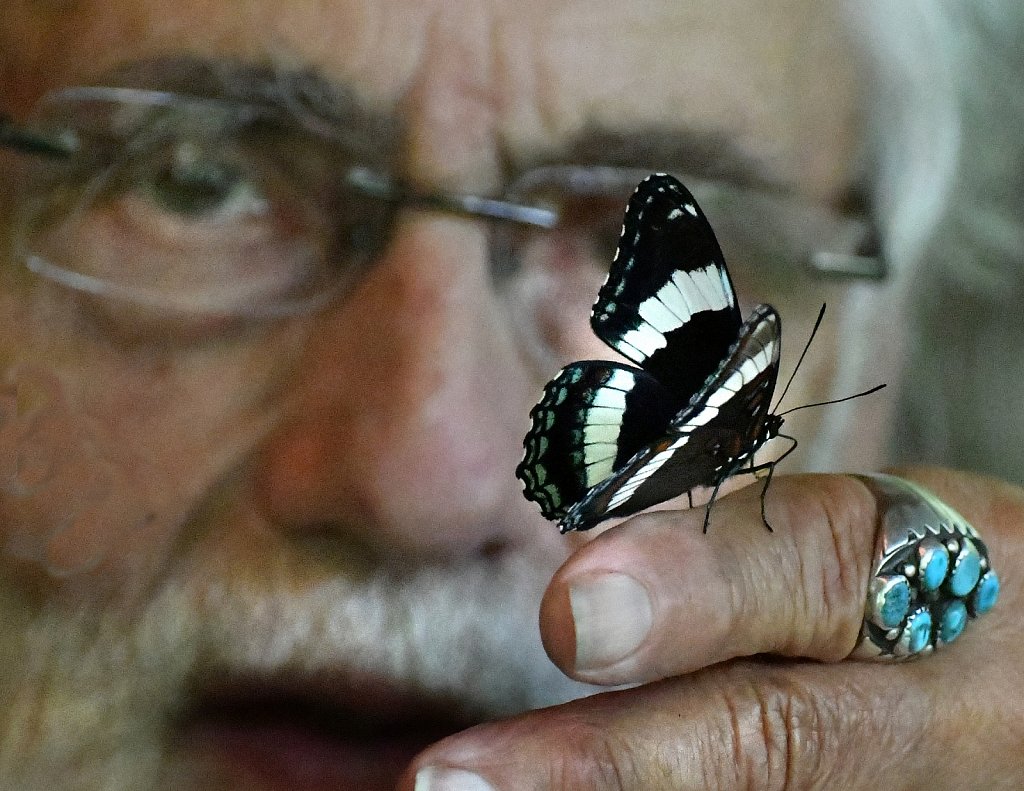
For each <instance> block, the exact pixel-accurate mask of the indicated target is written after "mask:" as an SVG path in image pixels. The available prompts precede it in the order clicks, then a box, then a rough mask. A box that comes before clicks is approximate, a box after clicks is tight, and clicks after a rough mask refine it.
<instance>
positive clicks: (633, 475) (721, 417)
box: [559, 305, 781, 533]
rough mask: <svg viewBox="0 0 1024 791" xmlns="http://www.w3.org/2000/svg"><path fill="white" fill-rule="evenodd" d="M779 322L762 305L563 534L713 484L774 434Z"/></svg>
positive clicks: (568, 520)
mask: <svg viewBox="0 0 1024 791" xmlns="http://www.w3.org/2000/svg"><path fill="white" fill-rule="evenodd" d="M780 347H781V322H780V319H779V315H778V313H776V312H775V309H774V308H772V307H771V306H770V305H760V306H759V307H758V308H757V309H756V310H755V311H754V313H753V314H752V315H751V317H750V319H748V320H747V322H746V323H745V324H744V325H743V326H742V328H741V330H740V333H739V339H738V340H737V341H736V342H735V343H734V345H733V346H732V348H731V349H730V350H729V352H728V354H727V356H726V358H725V360H724V361H723V362H722V363H721V364H720V366H719V368H718V370H717V371H716V372H715V373H714V374H713V376H712V377H711V378H710V379H709V380H708V382H707V383H706V384H705V386H704V387H703V388H702V389H701V390H700V391H699V392H697V393H696V394H695V395H694V396H693V398H692V399H691V400H690V403H689V405H688V406H687V407H686V408H685V409H684V410H683V411H682V412H680V413H679V414H678V415H677V416H676V417H674V418H673V419H672V420H671V421H670V425H669V426H667V427H666V429H665V430H664V431H663V432H662V433H661V434H660V435H659V436H658V437H657V438H655V439H654V440H653V441H652V442H651V443H650V444H649V445H647V446H645V447H643V448H641V449H640V450H639V451H638V452H637V453H636V454H635V455H634V456H633V457H632V458H630V459H629V460H628V461H627V462H626V463H625V464H623V465H622V466H620V467H616V468H615V472H614V473H613V474H611V475H610V476H608V477H607V478H605V479H604V480H603V481H601V482H600V483H599V484H598V485H597V486H595V487H594V488H592V489H591V490H590V491H589V492H588V493H587V494H586V495H585V496H583V497H582V498H581V499H580V500H579V501H578V502H576V503H575V504H574V505H572V506H571V507H570V508H568V510H567V511H566V513H565V516H563V517H562V518H561V519H560V522H559V527H560V529H561V530H562V532H563V533H564V532H568V531H570V530H588V529H590V528H592V527H594V526H595V525H597V524H598V523H599V522H601V521H603V520H605V519H610V518H613V517H623V516H629V515H631V514H635V513H637V512H639V511H642V510H643V509H645V508H649V507H650V506H652V505H656V504H658V503H662V502H664V501H666V500H669V499H672V498H673V497H677V496H679V495H681V494H685V493H687V492H689V491H692V490H693V489H695V488H698V487H710V486H715V485H717V484H719V483H721V482H722V481H724V480H725V479H726V478H728V477H729V476H730V475H732V474H734V473H735V472H737V471H738V470H739V468H740V467H742V465H743V464H745V463H747V462H748V461H750V460H751V459H752V457H753V455H754V453H755V451H756V450H757V449H758V448H759V447H760V446H761V445H762V444H764V442H765V440H766V439H767V438H768V431H767V423H768V420H769V419H770V416H769V410H770V406H771V405H770V400H771V397H772V393H773V392H774V391H775V383H776V381H777V379H778V373H779V352H780Z"/></svg>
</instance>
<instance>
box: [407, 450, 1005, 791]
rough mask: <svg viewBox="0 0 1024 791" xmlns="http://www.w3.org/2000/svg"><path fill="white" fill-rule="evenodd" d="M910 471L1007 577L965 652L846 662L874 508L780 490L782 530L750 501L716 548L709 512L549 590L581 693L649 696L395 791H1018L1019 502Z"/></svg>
mask: <svg viewBox="0 0 1024 791" xmlns="http://www.w3.org/2000/svg"><path fill="white" fill-rule="evenodd" d="M902 474H903V477H905V478H906V479H907V480H912V481H916V482H918V483H920V484H921V485H923V486H925V487H926V488H928V489H930V490H931V491H932V492H934V493H935V494H937V495H938V496H939V497H940V498H942V500H943V501H944V502H946V503H948V504H950V505H952V506H953V507H954V508H956V509H957V510H958V511H959V512H960V513H961V514H962V515H963V516H964V517H965V518H966V519H967V520H968V521H969V522H970V523H971V524H972V525H974V527H975V528H977V530H978V531H979V533H980V535H981V537H982V539H983V540H984V541H985V542H986V544H987V546H988V549H989V553H990V556H991V557H992V559H993V567H994V568H996V569H997V570H998V571H999V573H1000V575H1001V577H1002V578H1003V580H1004V585H1003V590H1002V594H1001V596H1000V602H999V604H998V606H997V607H996V608H995V609H994V610H993V611H992V612H991V613H989V614H987V615H986V616H984V617H982V618H980V619H978V620H976V621H973V622H972V623H970V624H969V625H968V627H967V629H966V631H965V633H964V634H963V635H962V636H961V637H960V638H959V639H958V640H957V641H956V642H954V643H951V644H950V645H947V646H941V647H940V648H939V649H938V650H937V651H936V652H935V653H934V654H933V655H931V656H927V657H925V658H923V659H921V660H920V661H913V662H905V663H875V662H866V661H855V660H846V657H847V656H848V655H849V654H850V651H851V650H852V649H853V648H854V645H855V644H856V642H857V640H858V637H859V633H860V628H861V624H862V621H863V616H864V602H865V597H866V591H867V586H868V579H869V575H870V574H871V573H872V558H873V549H874V544H875V539H876V525H877V518H878V504H877V502H876V499H875V497H874V495H873V494H872V493H871V491H870V490H869V488H868V487H867V486H866V485H865V484H864V483H863V482H862V481H860V480H858V479H857V478H853V477H849V476H838V475H814V476H792V477H786V478H781V479H776V481H775V482H774V483H773V485H772V489H771V491H770V493H769V497H768V516H769V520H770V521H771V523H772V525H773V526H774V528H775V532H774V533H768V532H767V531H765V529H764V527H763V525H762V524H761V518H760V511H759V508H758V503H757V497H758V492H759V487H757V486H751V487H749V488H747V489H745V490H744V491H742V492H738V493H736V494H734V495H732V496H729V497H726V498H724V499H722V500H720V501H719V502H718V503H717V504H716V505H715V507H714V513H713V524H712V529H711V532H710V533H709V534H708V535H707V536H705V535H702V534H701V531H700V527H701V521H702V519H703V515H704V511H703V509H702V508H697V509H694V510H690V511H682V512H678V511H675V512H673V511H662V512H656V513H650V514H645V515H641V516H638V517H636V518H634V519H631V520H629V521H628V522H626V523H624V524H623V525H621V526H618V527H615V528H613V529H611V530H608V531H607V532H605V533H603V534H602V535H600V536H598V537H597V538H596V539H594V540H593V541H591V542H590V543H588V544H585V545H583V546H582V547H581V548H580V549H579V550H578V551H577V552H575V553H574V555H573V556H572V557H571V558H570V559H569V560H568V561H567V562H566V563H565V564H564V565H563V566H562V568H561V569H560V570H559V571H558V572H557V573H556V574H555V576H554V579H553V581H552V582H551V584H550V586H549V588H548V590H547V592H546V595H545V598H544V601H543V604H542V607H541V631H542V635H543V639H544V643H545V646H546V647H547V650H548V653H549V654H550V656H551V658H552V659H553V660H554V661H555V663H556V664H558V666H559V667H560V668H562V670H563V671H564V672H566V673H567V674H568V675H570V676H573V677H575V678H578V679H582V680H585V681H590V682H595V683H599V684H610V685H612V684H631V683H633V684H639V686H635V687H633V688H630V689H622V690H615V691H610V692H607V693H604V694H600V695H596V696H594V697H590V698H586V699H583V700H578V701H575V702H571V703H568V704H564V705H561V706H555V707H552V708H548V709H543V710H539V711H532V712H528V713H525V714H523V715H520V716H518V717H514V718H511V719H508V720H503V721H498V722H493V723H488V724H484V725H480V726H478V727H475V728H472V729H470V730H468V731H464V732H462V733H459V734H456V735H454V736H452V737H450V738H448V739H445V740H444V741H442V742H440V743H439V744H437V745H434V746H433V747H431V748H430V749H429V750H427V751H426V752H425V753H423V754H421V755H420V756H419V757H418V758H417V759H416V761H415V762H414V764H413V766H412V767H410V769H409V771H408V772H407V773H406V776H405V778H404V781H403V783H402V784H401V786H400V787H401V788H402V789H408V790H410V791H411V789H413V788H414V787H415V791H428V789H429V791H442V789H443V790H444V791H488V789H491V788H492V787H493V789H497V790H498V791H512V789H517V790H518V789H560V790H568V789H587V791H601V790H602V789H615V791H626V790H627V789H644V791H653V790H655V789H672V790H673V791H683V790H685V789H708V788H715V789H774V788H779V789H781V788H785V789H810V788H842V789H844V790H845V791H856V790H857V789H871V791H877V789H896V788H899V789H924V788H927V789H929V791H943V789H958V790H959V789H980V788H986V789H998V788H1006V789H1009V788H1013V789H1018V788H1022V787H1024V695H1022V694H1021V692H1020V690H1021V689H1024V669H1022V667H1021V663H1020V661H1019V659H1018V657H1019V655H1020V654H1021V651H1022V650H1024V624H1022V622H1021V621H1020V619H1019V618H1018V617H1017V615H1016V606H1017V604H1018V603H1019V602H1020V598H1021V588H1020V583H1019V580H1020V578H1021V574H1020V573H1019V571H1018V570H1019V569H1022V568H1024V531H1022V530H1021V529H1020V527H1021V525H1022V524H1024V492H1022V491H1021V490H1020V489H1018V488H1016V487H1012V486H1010V485H1008V484H1004V483H1000V482H998V481H995V480H992V479H988V478H982V477H978V476H974V475H969V474H964V473H956V472H951V471H947V470H937V469H925V470H922V469H917V470H912V471H906V472H903V473H902ZM613 575H628V576H629V577H631V578H633V579H635V580H638V581H639V582H640V586H641V587H640V588H639V589H638V588H637V587H636V584H635V583H633V582H630V581H629V580H628V579H627V578H626V577H624V576H613ZM639 590H642V591H646V593H647V597H648V598H647V599H646V600H645V597H644V595H643V594H642V593H640V592H638V591H639ZM588 591H589V594H590V595H588ZM570 597H572V601H573V604H570ZM648 601H649V604H648V603H647V602H648ZM574 610H575V611H576V613H577V614H578V615H579V621H578V622H577V623H576V624H575V626H574V621H573V611H574ZM648 625H649V629H647V628H645V627H646V626H648ZM645 635H646V636H645ZM636 645H639V647H638V648H636V649H635V650H633V646H636ZM765 655H769V656H767V657H766V656H765ZM844 660H846V661H844ZM427 767H430V768H427ZM418 770H423V771H422V773H421V774H419V775H417V771H418ZM414 777H415V778H417V779H416V780H414ZM480 778H482V780H481V779H480Z"/></svg>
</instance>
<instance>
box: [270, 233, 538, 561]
mask: <svg viewBox="0 0 1024 791" xmlns="http://www.w3.org/2000/svg"><path fill="white" fill-rule="evenodd" d="M297 376H298V381H297V383H296V386H295V389H294V391H293V395H292V396H291V397H289V398H288V399H287V404H286V408H285V414H284V417H283V419H282V422H281V424H280V427H279V428H278V430H277V431H276V432H275V433H274V434H273V435H272V436H271V437H270V439H269V441H268V443H267V445H266V447H265V448H264V450H263V452H262V454H261V456H260V458H259V460H258V461H259V463H258V465H257V476H258V477H257V480H258V483H257V486H258V490H259V495H260V499H261V501H262V503H263V505H264V506H265V508H266V510H267V512H268V514H269V515H270V517H271V518H272V520H273V521H274V522H275V523H276V524H279V525H281V526H282V527H283V528H284V529H288V530H294V531H298V532H300V533H302V532H309V531H316V532H321V533H322V532H330V533H336V534H339V535H341V534H346V533H347V534H351V535H352V536H354V537H357V538H358V539H359V540H360V541H362V542H368V543H369V544H370V545H371V546H373V545H376V546H378V547H385V548H395V547H400V548H405V549H412V550H414V551H418V552H428V553H435V554H443V555H453V554H454V555H459V554H466V553H471V552H476V551H480V550H483V549H487V548H489V547H494V546H501V545H506V544H508V543H509V542H514V541H516V540H517V539H523V538H526V536H525V535H524V534H523V533H522V532H521V531H523V530H524V529H526V528H525V527H524V525H525V524H529V523H531V519H530V517H531V516H532V515H531V514H530V513H529V511H528V509H526V508H525V507H524V506H525V501H524V500H523V498H522V494H521V492H520V491H519V487H518V484H517V481H516V479H515V477H514V468H515V465H516V463H517V461H518V459H519V456H520V455H521V453H522V436H523V431H524V429H525V427H526V422H527V420H526V414H527V411H528V409H529V405H530V403H531V397H532V396H534V395H536V391H537V390H538V383H537V382H536V381H534V380H533V378H532V377H531V376H530V375H528V373H527V367H526V366H525V365H524V361H523V358H522V356H521V354H520V353H519V352H518V351H517V346H516V343H515V334H514V332H513V331H512V325H511V322H510V320H509V317H508V316H507V313H506V311H505V310H504V309H503V306H502V304H501V302H500V299H499V298H498V297H497V296H496V294H495V290H494V288H493V285H492V283H491V276H490V273H489V272H488V255H487V240H486V233H485V230H484V229H483V228H481V227H480V225H479V223H474V222H470V221H466V220H459V219H453V218H442V217H436V216H429V215H417V216H413V217H410V218H408V219H406V220H405V221H403V222H402V223H400V225H399V228H398V230H397V232H396V235H395V238H394V239H393V240H392V242H391V244H390V245H389V250H388V252H387V253H386V254H385V256H384V257H383V258H382V260H380V261H379V262H378V263H377V264H376V265H375V267H374V268H373V270H371V272H369V273H368V275H367V276H366V279H365V280H364V281H363V282H362V284H361V285H360V286H359V287H358V288H357V289H356V290H355V292H354V293H352V294H350V295H349V296H348V297H347V298H346V299H345V301H344V302H343V303H342V304H341V305H339V306H338V307H337V308H336V309H335V310H333V311H330V312H328V313H326V314H325V315H324V316H322V317H321V319H320V323H319V324H317V326H316V327H315V328H314V331H313V333H312V336H311V338H310V339H309V342H308V344H307V346H306V350H305V355H304V359H303V360H302V365H301V368H300V370H299V371H298V373H297ZM520 517H523V518H520ZM533 521H536V520H535V519H534V520H533Z"/></svg>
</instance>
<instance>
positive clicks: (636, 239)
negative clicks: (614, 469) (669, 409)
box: [590, 174, 742, 404]
mask: <svg viewBox="0 0 1024 791" xmlns="http://www.w3.org/2000/svg"><path fill="white" fill-rule="evenodd" d="M590 323H591V326H592V327H593V329H594V332H595V333H596V334H597V336H598V337H599V338H600V339H601V340H603V341H604V342H605V343H607V344H608V345H609V346H611V347H612V348H613V349H615V350H616V351H618V352H619V353H621V354H622V355H624V356H625V357H627V358H628V359H630V360H632V361H633V362H634V363H636V364H637V365H639V366H640V367H641V368H643V369H644V370H645V371H647V372H648V373H650V374H651V375H652V376H654V378H656V379H657V380H658V381H659V382H661V383H662V384H663V385H665V387H667V388H668V390H669V391H670V392H672V393H673V394H675V395H676V397H677V399H678V401H679V403H680V404H685V403H686V402H687V401H688V400H689V399H690V397H691V396H692V395H693V394H694V393H696V392H697V391H698V390H699V389H700V388H701V387H702V386H703V385H704V383H705V382H706V381H707V378H708V377H709V376H710V375H711V374H712V373H714V372H715V370H716V369H717V368H718V367H719V366H720V365H721V363H722V360H723V359H725V357H726V355H727V354H728V352H729V348H730V347H731V346H732V344H733V343H734V342H735V341H736V336H737V333H738V332H739V330H740V326H741V324H742V317H741V316H740V312H739V308H738V307H737V304H736V294H735V291H734V289H733V285H732V281H731V279H730V278H729V273H728V270H727V269H726V267H725V259H724V258H723V256H722V250H721V248H720V247H719V246H718V240H717V239H716V238H715V234H714V231H712V230H711V225H710V224H709V223H708V221H707V218H706V217H705V216H704V212H703V211H701V209H700V207H699V206H698V205H697V201H696V200H694V198H693V195H691V194H690V191H689V190H687V189H686V187H684V186H683V185H682V184H680V183H679V181H677V180H676V179H675V178H673V177H672V176H669V175H667V174H655V175H653V176H649V177H648V178H646V179H644V180H643V181H642V182H641V183H640V185H639V186H638V187H637V188H636V191H635V192H634V193H633V196H632V197H631V198H630V200H629V203H628V205H627V206H626V214H625V218H624V219H623V225H622V236H621V238H620V240H619V248H618V250H617V251H616V253H615V260H614V261H613V262H612V266H611V269H610V270H609V272H608V277H607V279H606V280H605V282H604V285H603V286H602V287H601V290H600V291H599V292H598V297H597V302H596V303H595V304H594V309H593V312H592V314H591V320H590Z"/></svg>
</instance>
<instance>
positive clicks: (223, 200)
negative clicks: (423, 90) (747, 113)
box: [0, 87, 885, 319]
mask: <svg viewBox="0 0 1024 791" xmlns="http://www.w3.org/2000/svg"><path fill="white" fill-rule="evenodd" d="M0 145H2V146H6V147H9V148H13V149H17V150H20V151H23V152H25V153H28V154H34V155H36V156H35V157H33V158H32V159H33V161H32V163H31V167H30V168H29V170H30V177H29V179H28V183H27V185H26V194H25V196H24V199H23V200H22V201H21V209H20V213H19V216H18V217H17V219H16V227H15V229H14V233H13V239H14V245H15V248H16V249H15V254H16V257H17V258H18V259H19V260H21V261H22V262H23V263H24V265H25V266H26V267H27V268H28V269H29V270H31V271H32V272H34V273H35V274H36V275H38V276H39V277H42V278H45V279H47V280H49V281H52V282H55V283H57V284H60V285H62V286H64V287H67V288H69V289H72V290H74V291H76V292H79V293H83V294H87V295H92V296H94V297H98V298H102V299H103V300H105V301H110V302H113V303H127V304H130V305H132V306H133V307H134V308H137V309H139V308H141V309H147V310H152V311H155V312H158V313H170V314H184V315H195V316H207V317H209V316H225V317H235V318H242V319H270V318H275V317H282V316H289V315H295V314H298V313H303V312H307V311H310V310H314V309H316V308H317V307H318V306H321V305H323V304H324V303H326V302H328V301H330V300H332V299H335V298H337V297H338V295H339V294H342V293H344V292H345V291H346V290H347V289H349V288H351V286H352V284H353V283H355V282H357V281H358V279H359V277H360V276H361V274H362V273H364V272H365V271H366V269H367V268H368V267H369V266H370V265H371V263H372V262H373V260H374V259H375V258H376V257H377V256H378V255H379V254H380V252H381V251H382V249H383V248H384V247H385V246H386V244H387V242H388V239H389V238H390V236H391V233H392V229H393V224H394V221H395V217H396V214H397V212H398V211H399V210H400V209H402V208H406V207H413V208H420V209H427V210H432V211H441V212H452V213H456V214H460V215H465V216H469V217H480V218H485V219H487V220H490V221H492V222H493V225H494V226H495V227H496V228H499V229H500V231H499V233H497V234H496V235H495V238H496V239H498V240H500V244H497V245H496V246H495V250H496V253H495V255H496V267H497V269H498V270H499V273H500V274H501V273H503V274H505V275H507V274H508V273H511V272H514V271H515V267H516V260H517V256H518V251H519V250H520V249H521V247H522V246H523V244H525V243H526V240H527V239H529V238H532V237H534V236H535V235H536V234H550V233H571V234H574V235H576V236H580V237H585V238H586V239H587V240H588V242H589V243H590V244H591V246H592V247H593V248H594V249H595V250H597V251H598V252H597V254H596V256H597V258H598V259H603V260H607V261H610V260H611V257H612V253H613V252H614V249H615V244H616V241H617V238H618V233H619V228H620V225H621V221H622V211H623V208H624V206H625V202H626V200H627V199H628V197H629V195H630V193H631V192H632V190H633V189H634V188H635V186H636V184H637V183H638V182H639V181H640V180H641V179H642V178H643V177H644V176H646V175H648V173H649V172H650V171H649V170H646V169H644V170H637V169H630V168H619V167H605V166H580V165H557V166H548V167H541V168H535V169H532V170H529V171H527V172H526V173H524V174H522V175H521V176H519V177H518V178H517V179H515V180H514V182H513V183H512V184H510V185H509V187H508V188H507V189H506V191H505V193H504V194H503V195H502V196H500V197H497V198H490V197H480V196H475V195H465V194H449V193H434V192H424V191H419V190H416V189H413V188H411V187H409V186H408V185H407V184H406V183H404V182H403V181H402V180H401V179H400V178H398V177H397V176H396V175H395V174H393V173H391V172H389V171H388V169H387V168H386V167H383V166H377V165H374V164H368V163H366V162H360V161H356V158H355V157H354V156H353V154H352V153H351V152H350V151H347V150H346V147H345V145H344V144H343V142H340V141H339V140H335V139H332V138H331V137H330V136H325V135H324V134H323V131H322V129H318V128H313V127H312V126H311V125H309V124H306V123H303V119H301V118H299V117H296V116H295V115H292V114H290V113H289V112H288V111H287V110H285V109H283V108H281V107H277V106H273V105H262V104H253V103H242V102H232V101H225V100H222V99H209V98H203V97H198V96H187V95H182V94H176V93H169V92H164V91H147V90H140V89H135V88H111V87H78V88H68V89H65V90H61V91H58V92H56V93H52V94H50V95H48V96H47V97H45V98H44V100H43V101H42V102H41V103H40V106H39V108H38V110H37V113H36V116H35V117H34V119H33V120H32V122H31V124H30V126H28V127H19V126H16V125H14V124H12V123H11V122H9V121H6V120H5V119H2V118H0ZM654 164H657V163H654ZM677 175H679V176H680V178H681V179H682V180H683V181H684V182H685V183H686V184H687V186H688V187H689V188H690V189H691V191H692V192H693V193H694V195H695V196H696V198H697V200H698V201H699V202H700V204H701V206H702V208H703V209H704V211H705V213H706V214H707V216H708V217H709V219H710V220H711V223H712V225H713V226H714V228H715V231H716V233H717V235H718V236H719V239H720V241H721V243H722V246H723V249H724V251H725V253H726V257H727V260H729V262H730V269H731V270H732V271H733V274H734V278H735V279H736V280H737V283H741V282H742V281H743V279H744V276H743V274H742V270H743V267H744V264H743V263H742V262H744V261H747V262H749V266H750V267H751V268H752V271H751V273H750V277H752V278H755V279H756V278H758V277H765V276H769V275H772V276H775V275H778V274H779V273H782V274H784V275H785V276H786V277H806V276H807V275H808V274H811V275H813V276H823V275H824V276H842V277H852V278H872V279H877V278H881V277H883V276H884V274H885V267H884V264H883V261H882V259H881V258H880V256H879V255H878V254H877V251H876V250H875V249H874V247H873V241H874V240H873V235H872V226H871V224H870V222H869V221H868V220H867V219H866V218H865V217H863V216H858V215H848V214H842V213H839V212H836V211H834V210H831V209H828V208H826V207H822V206H817V205H814V204H811V203H808V202H806V201H802V200H800V199H798V198H796V197H794V196H792V195H788V194H785V193H782V192H776V191H771V190H767V189H763V188H750V187H744V186H738V185H736V184H731V183H726V182H722V181H709V180H703V179H692V178H691V179H688V178H687V177H686V176H685V174H677Z"/></svg>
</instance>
